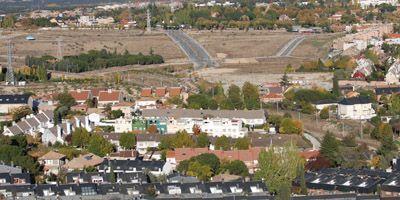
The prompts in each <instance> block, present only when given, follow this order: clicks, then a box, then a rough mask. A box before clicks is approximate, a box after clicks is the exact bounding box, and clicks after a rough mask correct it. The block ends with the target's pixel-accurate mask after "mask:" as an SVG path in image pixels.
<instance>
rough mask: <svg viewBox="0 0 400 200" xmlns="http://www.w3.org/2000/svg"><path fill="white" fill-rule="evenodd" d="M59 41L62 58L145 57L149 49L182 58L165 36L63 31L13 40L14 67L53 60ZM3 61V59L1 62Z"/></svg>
mask: <svg viewBox="0 0 400 200" xmlns="http://www.w3.org/2000/svg"><path fill="white" fill-rule="evenodd" d="M28 34H32V35H33V36H34V37H36V40H35V41H27V40H25V37H26V35H28ZM58 37H62V38H63V54H64V55H76V54H79V53H82V52H87V51H89V50H92V49H96V50H101V49H107V50H108V51H112V52H113V51H114V50H116V51H117V52H124V51H125V50H128V51H129V52H131V53H139V52H142V53H143V54H148V53H149V52H150V49H153V51H154V53H156V54H160V55H162V56H163V57H164V58H165V60H166V61H168V60H171V59H181V58H185V54H184V53H183V52H181V50H180V49H179V47H177V46H176V45H175V44H174V43H173V42H172V41H171V40H170V39H169V38H168V37H167V36H166V35H165V34H163V33H161V32H158V33H152V34H142V33H141V32H138V31H117V30H77V31H72V30H65V31H36V32H31V33H26V34H23V35H21V36H18V37H16V38H15V39H14V40H13V43H14V46H15V47H14V52H15V53H14V54H15V58H16V59H17V61H18V63H19V64H20V63H21V62H23V58H24V57H25V56H26V55H32V56H40V55H45V54H47V55H52V56H57V49H58V48H57V38H58ZM3 44H4V42H3V41H0V55H5V54H6V50H7V49H6V48H5V45H3ZM2 61H3V62H4V61H5V60H4V58H3V60H2Z"/></svg>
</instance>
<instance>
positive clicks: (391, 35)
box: [388, 33, 400, 38]
mask: <svg viewBox="0 0 400 200" xmlns="http://www.w3.org/2000/svg"><path fill="white" fill-rule="evenodd" d="M388 38H400V34H399V33H392V34H388Z"/></svg>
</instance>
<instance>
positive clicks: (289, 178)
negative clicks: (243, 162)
mask: <svg viewBox="0 0 400 200" xmlns="http://www.w3.org/2000/svg"><path fill="white" fill-rule="evenodd" d="M258 165H259V168H260V169H259V170H258V171H256V173H255V177H256V178H257V179H264V180H265V182H266V183H267V186H268V190H269V191H270V192H273V193H278V195H285V194H282V193H286V191H285V190H284V189H283V188H287V187H289V191H290V188H291V185H292V182H293V180H294V179H295V178H296V177H297V176H298V175H299V170H298V169H299V168H300V166H302V165H304V160H303V159H302V158H301V157H300V156H299V152H298V150H297V148H296V147H295V146H294V145H292V144H288V145H286V146H284V147H283V148H282V149H279V150H278V149H277V148H273V147H272V148H269V150H268V151H262V152H261V153H260V154H259V158H258ZM286 195H289V197H287V199H289V198H290V192H289V193H287V194H286Z"/></svg>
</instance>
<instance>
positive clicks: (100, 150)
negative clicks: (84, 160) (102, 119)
mask: <svg viewBox="0 0 400 200" xmlns="http://www.w3.org/2000/svg"><path fill="white" fill-rule="evenodd" d="M88 150H89V152H91V153H94V154H96V155H98V156H100V157H104V156H106V155H107V154H109V153H111V152H112V151H113V150H114V146H113V145H112V144H111V143H110V142H109V141H107V140H106V139H105V138H103V136H101V135H99V134H96V133H94V134H92V135H91V137H90V141H89V145H88Z"/></svg>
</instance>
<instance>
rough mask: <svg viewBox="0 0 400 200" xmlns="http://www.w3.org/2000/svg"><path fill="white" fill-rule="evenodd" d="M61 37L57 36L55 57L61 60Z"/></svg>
mask: <svg viewBox="0 0 400 200" xmlns="http://www.w3.org/2000/svg"><path fill="white" fill-rule="evenodd" d="M62 45H63V38H62V37H59V38H57V58H58V60H62V59H63V48H62V47H63V46H62Z"/></svg>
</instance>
